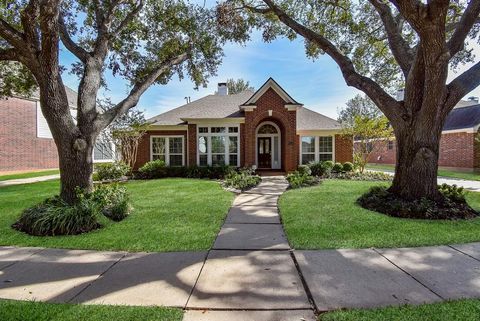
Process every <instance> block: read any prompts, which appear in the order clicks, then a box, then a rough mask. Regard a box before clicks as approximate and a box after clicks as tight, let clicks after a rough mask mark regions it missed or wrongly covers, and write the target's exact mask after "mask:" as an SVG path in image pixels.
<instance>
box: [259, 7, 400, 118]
mask: <svg viewBox="0 0 480 321" xmlns="http://www.w3.org/2000/svg"><path fill="white" fill-rule="evenodd" d="M263 1H264V2H265V3H266V4H267V6H268V7H269V8H270V9H271V10H272V12H273V13H274V14H275V15H276V16H277V17H278V19H279V20H280V21H281V22H283V23H284V24H285V25H286V26H288V27H289V28H291V29H292V30H293V31H295V32H296V33H298V34H299V35H301V36H303V37H304V38H305V39H307V40H308V41H311V42H313V43H315V44H316V45H317V46H318V47H320V49H322V50H323V51H324V52H325V53H326V54H327V55H329V56H330V57H331V58H332V59H333V60H334V61H335V62H336V63H337V65H338V66H339V67H340V70H341V71H342V74H343V77H344V78H345V81H346V83H347V85H349V86H353V87H355V88H357V89H359V90H361V91H363V92H364V93H365V94H367V96H368V97H370V99H372V100H373V101H374V102H375V104H376V105H377V106H378V107H379V108H380V109H381V110H382V111H383V113H384V114H385V115H386V116H387V117H388V118H389V119H390V120H392V121H393V120H395V121H402V120H401V117H402V110H403V108H402V106H403V105H402V104H401V103H399V102H397V101H396V100H395V99H394V98H393V97H391V96H390V95H389V94H388V93H386V92H385V91H384V90H383V89H382V87H380V85H379V84H377V83H376V82H374V81H373V80H372V79H370V78H368V77H365V76H362V75H360V74H359V73H358V72H357V71H356V70H355V67H354V65H353V63H352V61H351V60H350V58H348V57H347V56H345V55H344V54H343V53H342V52H341V51H340V50H339V49H338V48H337V47H336V46H335V45H334V44H333V43H331V42H330V41H329V40H328V39H326V38H324V37H323V36H322V35H320V34H318V33H316V32H314V31H313V30H311V29H309V28H307V27H305V26H304V25H302V24H300V23H298V22H296V21H295V20H294V19H293V18H291V17H290V16H289V15H287V14H286V13H285V12H284V11H283V10H282V9H280V8H279V7H278V6H277V5H275V4H274V3H273V1H272V0H263Z"/></svg>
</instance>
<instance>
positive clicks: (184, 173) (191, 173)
mask: <svg viewBox="0 0 480 321" xmlns="http://www.w3.org/2000/svg"><path fill="white" fill-rule="evenodd" d="M234 171H235V169H234V167H231V166H228V165H223V166H196V165H194V166H186V167H185V166H172V167H168V166H165V162H163V161H161V160H154V161H150V162H148V163H145V165H143V166H142V167H141V168H140V169H139V170H138V175H137V177H138V178H140V179H154V178H165V177H187V178H210V179H223V178H224V177H225V176H227V175H228V174H230V173H232V172H234Z"/></svg>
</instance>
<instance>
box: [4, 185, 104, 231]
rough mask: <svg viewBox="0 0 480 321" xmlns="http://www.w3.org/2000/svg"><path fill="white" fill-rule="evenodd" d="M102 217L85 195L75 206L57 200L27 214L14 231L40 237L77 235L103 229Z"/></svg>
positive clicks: (55, 197)
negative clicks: (101, 226)
mask: <svg viewBox="0 0 480 321" xmlns="http://www.w3.org/2000/svg"><path fill="white" fill-rule="evenodd" d="M99 214H100V207H99V206H98V204H97V203H96V202H95V201H94V200H93V199H91V198H88V197H85V196H84V195H83V194H80V193H79V195H78V201H77V202H76V203H75V204H74V205H70V204H68V203H66V202H64V201H63V200H62V199H61V198H60V197H59V196H54V197H51V198H48V199H46V200H45V201H43V202H42V203H40V204H37V205H34V206H32V207H30V208H27V209H26V210H24V211H23V213H22V214H21V215H20V218H19V219H18V221H17V222H16V223H15V224H14V225H13V227H14V228H15V229H17V230H19V231H22V232H25V233H28V234H30V235H36V236H46V235H75V234H81V233H86V232H89V231H91V230H94V229H97V228H99V227H100V224H99V223H98V216H99Z"/></svg>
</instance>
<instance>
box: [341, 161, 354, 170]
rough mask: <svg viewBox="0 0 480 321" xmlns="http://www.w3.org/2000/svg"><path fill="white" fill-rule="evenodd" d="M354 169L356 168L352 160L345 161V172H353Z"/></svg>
mask: <svg viewBox="0 0 480 321" xmlns="http://www.w3.org/2000/svg"><path fill="white" fill-rule="evenodd" d="M354 169H355V167H354V166H353V164H352V163H350V162H345V163H343V171H344V172H353V170H354Z"/></svg>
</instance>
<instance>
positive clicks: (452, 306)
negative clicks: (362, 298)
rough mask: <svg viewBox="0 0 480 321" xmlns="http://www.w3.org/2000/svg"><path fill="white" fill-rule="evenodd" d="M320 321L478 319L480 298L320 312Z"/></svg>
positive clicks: (463, 320)
mask: <svg viewBox="0 0 480 321" xmlns="http://www.w3.org/2000/svg"><path fill="white" fill-rule="evenodd" d="M318 319H319V320H321V321H413V320H415V321H446V320H448V321H467V320H480V300H458V301H447V302H439V303H433V304H423V305H419V306H414V305H405V306H400V307H388V308H380V309H371V310H360V309H355V310H345V311H335V312H328V313H325V314H321V315H320V316H319V318H318Z"/></svg>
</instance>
